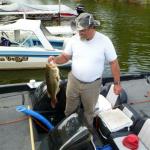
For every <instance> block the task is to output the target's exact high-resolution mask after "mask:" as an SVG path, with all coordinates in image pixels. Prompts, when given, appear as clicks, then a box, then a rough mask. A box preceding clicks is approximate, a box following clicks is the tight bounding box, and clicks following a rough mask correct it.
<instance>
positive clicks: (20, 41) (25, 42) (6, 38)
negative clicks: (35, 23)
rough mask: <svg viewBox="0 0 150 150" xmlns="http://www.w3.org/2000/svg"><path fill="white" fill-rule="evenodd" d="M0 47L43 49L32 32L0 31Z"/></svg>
mask: <svg viewBox="0 0 150 150" xmlns="http://www.w3.org/2000/svg"><path fill="white" fill-rule="evenodd" d="M0 46H10V47H43V46H42V44H41V42H40V40H39V39H38V37H37V36H36V35H35V34H34V32H32V31H24V30H15V31H12V30H7V31H0Z"/></svg>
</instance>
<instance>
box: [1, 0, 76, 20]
mask: <svg viewBox="0 0 150 150" xmlns="http://www.w3.org/2000/svg"><path fill="white" fill-rule="evenodd" d="M0 15H24V17H25V18H28V19H29V18H30V19H31V18H34V19H41V20H42V19H52V18H58V17H61V18H72V17H76V16H77V15H78V14H77V11H76V10H73V9H72V8H70V7H68V6H66V5H63V4H57V5H54V4H51V5H39V4H36V5H35V4H27V3H23V2H20V3H11V4H7V5H1V6H0Z"/></svg>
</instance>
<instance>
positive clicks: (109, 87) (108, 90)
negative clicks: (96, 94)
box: [100, 83, 128, 108]
mask: <svg viewBox="0 0 150 150" xmlns="http://www.w3.org/2000/svg"><path fill="white" fill-rule="evenodd" d="M113 88H114V84H112V83H108V84H106V85H104V86H103V87H102V89H101V92H100V94H101V95H103V96H104V97H105V98H106V99H107V100H109V102H110V103H111V105H112V107H113V108H114V107H117V106H119V105H121V104H123V103H127V100H128V96H127V94H126V91H125V90H124V89H122V91H121V93H120V94H119V95H118V96H117V95H116V94H114V92H113Z"/></svg>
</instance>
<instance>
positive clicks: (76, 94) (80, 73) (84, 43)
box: [48, 13, 122, 125]
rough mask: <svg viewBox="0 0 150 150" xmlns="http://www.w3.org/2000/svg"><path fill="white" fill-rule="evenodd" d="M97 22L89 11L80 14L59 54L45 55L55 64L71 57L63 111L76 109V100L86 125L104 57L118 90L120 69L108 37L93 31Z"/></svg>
mask: <svg viewBox="0 0 150 150" xmlns="http://www.w3.org/2000/svg"><path fill="white" fill-rule="evenodd" d="M99 25H100V22H99V21H97V20H94V18H93V15H92V14H89V13H82V14H80V15H79V16H78V17H77V18H76V19H75V20H74V21H73V22H72V23H71V27H72V28H73V29H74V30H76V31H78V33H77V34H76V35H74V36H73V37H72V38H71V39H70V41H69V42H68V43H67V45H66V48H65V50H64V51H63V53H62V54H61V55H60V56H57V57H52V56H50V57H49V58H48V61H49V62H50V61H54V62H55V63H57V64H62V63H66V62H67V61H68V60H70V59H72V70H71V72H70V73H69V75H68V83H67V90H66V97H67V98H66V109H65V114H66V115H69V114H71V113H72V112H74V111H75V110H76V108H77V107H78V106H79V104H80V101H81V102H82V104H83V108H84V115H85V118H86V119H87V121H88V123H89V125H92V123H93V116H94V109H95V105H96V102H97V100H98V96H99V93H100V87H101V80H102V73H103V70H104V62H105V59H106V60H107V61H109V64H110V66H111V70H112V75H113V77H114V92H115V93H116V94H119V93H120V92H121V89H122V88H121V85H120V69H119V65H118V61H117V55H116V52H115V49H114V46H113V44H112V42H111V41H110V39H109V38H108V37H107V36H105V35H103V34H101V33H99V32H97V31H96V29H95V28H96V26H99Z"/></svg>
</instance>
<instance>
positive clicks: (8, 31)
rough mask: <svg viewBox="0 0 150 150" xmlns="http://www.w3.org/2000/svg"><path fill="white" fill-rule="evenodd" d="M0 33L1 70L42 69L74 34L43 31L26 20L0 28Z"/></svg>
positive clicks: (66, 29)
mask: <svg viewBox="0 0 150 150" xmlns="http://www.w3.org/2000/svg"><path fill="white" fill-rule="evenodd" d="M54 29H57V33H56V32H55V33H54V32H53V30H54ZM48 30H49V31H50V32H49V31H48ZM62 31H63V32H62ZM0 33H1V40H0V70H10V69H39V68H44V67H45V63H46V62H47V58H48V56H50V55H53V56H57V55H59V54H60V53H61V52H62V50H63V49H64V47H65V44H66V42H67V41H68V39H69V37H70V36H72V34H73V32H71V28H70V27H69V26H64V27H63V26H52V27H48V28H46V27H44V26H42V24H41V21H40V20H29V19H19V20H17V21H16V22H15V23H12V24H7V25H1V26H0ZM58 34H60V35H61V36H56V35H58ZM69 64H70V62H69V63H67V64H65V65H64V66H68V65H69Z"/></svg>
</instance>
